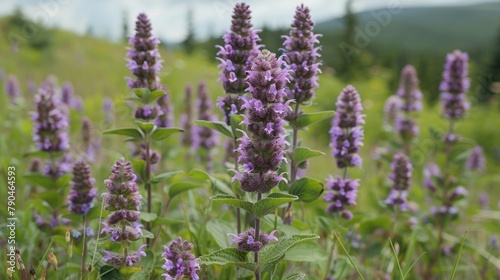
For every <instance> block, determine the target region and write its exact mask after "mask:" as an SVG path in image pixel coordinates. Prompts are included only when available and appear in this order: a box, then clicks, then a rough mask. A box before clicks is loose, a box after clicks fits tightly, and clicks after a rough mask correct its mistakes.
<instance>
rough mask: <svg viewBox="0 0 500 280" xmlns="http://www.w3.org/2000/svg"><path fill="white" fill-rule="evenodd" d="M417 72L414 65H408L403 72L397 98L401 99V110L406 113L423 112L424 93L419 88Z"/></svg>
mask: <svg viewBox="0 0 500 280" xmlns="http://www.w3.org/2000/svg"><path fill="white" fill-rule="evenodd" d="M418 84H419V81H418V77H417V70H415V67H413V66H412V65H406V66H405V67H404V68H403V70H401V80H400V82H399V88H398V91H397V92H396V96H398V97H399V98H401V100H402V104H401V107H400V109H401V110H402V111H404V112H418V111H422V92H421V91H420V89H419V88H418Z"/></svg>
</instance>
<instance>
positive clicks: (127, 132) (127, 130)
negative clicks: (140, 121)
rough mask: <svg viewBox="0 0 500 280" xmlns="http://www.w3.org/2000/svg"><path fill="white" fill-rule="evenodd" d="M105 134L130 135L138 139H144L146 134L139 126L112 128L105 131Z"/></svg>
mask: <svg viewBox="0 0 500 280" xmlns="http://www.w3.org/2000/svg"><path fill="white" fill-rule="evenodd" d="M103 134H113V135H123V136H129V137H132V138H133V139H136V140H143V139H144V135H143V134H142V132H141V131H140V130H138V129H137V128H118V129H111V130H106V131H104V132H103Z"/></svg>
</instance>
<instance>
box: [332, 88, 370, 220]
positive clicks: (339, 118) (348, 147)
mask: <svg viewBox="0 0 500 280" xmlns="http://www.w3.org/2000/svg"><path fill="white" fill-rule="evenodd" d="M336 107H337V110H336V114H335V116H334V117H333V120H332V127H331V129H330V137H331V143H330V146H331V147H332V148H333V150H332V154H333V156H334V157H335V159H336V162H337V167H338V168H339V169H343V176H342V177H337V178H333V177H331V178H330V179H329V181H328V182H327V184H326V188H327V189H329V191H328V192H327V193H326V195H325V197H324V200H325V201H327V202H331V204H330V206H329V207H328V209H327V210H328V212H330V213H338V214H340V215H341V216H342V217H344V218H346V219H351V218H352V213H351V212H350V211H349V210H347V209H346V207H347V206H352V205H356V197H357V193H358V187H359V180H352V179H348V178H347V169H348V168H349V167H355V166H361V164H362V159H361V157H360V156H359V154H358V152H359V148H360V146H362V145H363V142H362V141H363V136H364V131H363V127H362V125H363V124H364V123H365V121H364V115H363V114H362V111H363V107H362V105H361V98H360V96H359V93H358V92H357V91H356V89H355V88H354V87H353V86H351V85H349V86H347V87H345V88H344V89H343V90H342V92H341V93H340V95H339V97H338V99H337V102H336Z"/></svg>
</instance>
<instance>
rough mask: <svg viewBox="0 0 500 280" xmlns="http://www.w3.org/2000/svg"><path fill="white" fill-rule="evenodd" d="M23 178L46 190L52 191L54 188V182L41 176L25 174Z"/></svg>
mask: <svg viewBox="0 0 500 280" xmlns="http://www.w3.org/2000/svg"><path fill="white" fill-rule="evenodd" d="M23 178H24V179H26V181H28V182H30V183H32V184H34V185H37V186H42V187H44V188H47V189H53V188H55V186H56V182H54V181H53V180H52V179H50V178H48V177H45V176H44V175H42V174H26V175H24V176H23Z"/></svg>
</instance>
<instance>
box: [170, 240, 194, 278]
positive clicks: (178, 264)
mask: <svg viewBox="0 0 500 280" xmlns="http://www.w3.org/2000/svg"><path fill="white" fill-rule="evenodd" d="M163 247H164V249H165V251H164V252H163V254H161V256H162V257H163V259H164V260H165V264H164V265H163V266H162V268H163V269H165V270H166V271H167V273H165V274H162V276H163V277H165V279H167V280H169V279H172V280H175V279H183V278H184V277H187V278H189V279H193V280H199V279H200V277H199V276H198V274H197V273H198V271H200V265H199V264H198V259H197V258H196V256H195V255H193V253H191V250H192V249H193V248H194V245H193V244H191V243H190V242H188V241H187V240H182V238H180V237H177V238H176V239H175V240H174V241H172V242H171V243H170V244H169V245H168V246H163Z"/></svg>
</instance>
